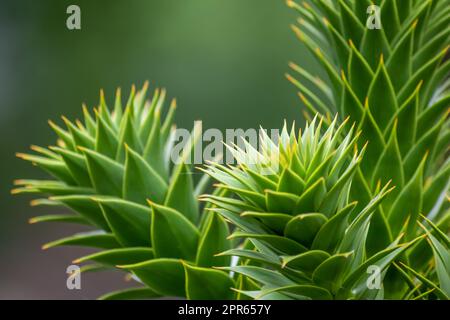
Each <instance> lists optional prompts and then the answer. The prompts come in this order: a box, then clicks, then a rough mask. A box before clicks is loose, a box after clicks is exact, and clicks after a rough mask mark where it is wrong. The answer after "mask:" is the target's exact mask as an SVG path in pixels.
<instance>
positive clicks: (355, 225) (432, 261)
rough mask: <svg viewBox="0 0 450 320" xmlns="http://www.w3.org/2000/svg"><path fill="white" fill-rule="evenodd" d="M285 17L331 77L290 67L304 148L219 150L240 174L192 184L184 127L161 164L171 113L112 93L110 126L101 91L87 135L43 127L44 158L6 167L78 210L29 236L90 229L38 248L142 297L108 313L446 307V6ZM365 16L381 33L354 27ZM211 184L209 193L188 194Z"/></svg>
mask: <svg viewBox="0 0 450 320" xmlns="http://www.w3.org/2000/svg"><path fill="white" fill-rule="evenodd" d="M287 3H288V5H289V6H290V7H292V8H294V9H296V10H297V11H298V12H299V14H300V15H301V18H300V19H299V21H298V25H296V26H293V30H294V31H295V33H296V34H297V36H298V38H299V39H300V40H301V41H302V42H303V43H304V44H305V46H306V47H307V48H308V49H309V50H310V51H311V52H312V53H313V55H314V57H315V58H316V60H317V62H318V63H319V65H320V66H321V67H322V68H323V74H324V75H323V76H324V77H326V79H322V78H320V77H317V76H315V75H312V74H311V73H310V72H308V70H306V69H305V68H302V67H301V66H298V65H296V64H294V63H291V64H290V66H291V68H292V70H293V71H294V72H295V75H296V77H300V79H301V80H300V81H298V80H296V79H295V78H294V77H293V76H291V75H288V76H287V77H288V79H289V80H290V81H291V82H292V83H293V84H294V85H295V86H296V87H297V88H298V90H299V96H300V98H301V100H302V102H303V104H304V105H305V107H306V108H307V110H308V111H307V112H305V116H306V118H307V119H309V124H307V125H306V127H305V130H304V131H303V133H300V134H298V135H297V134H296V132H295V128H294V127H293V128H292V130H291V131H290V132H289V131H288V128H287V127H286V126H285V127H284V128H283V131H282V134H281V137H280V140H279V142H278V143H275V142H273V141H271V139H270V138H269V137H268V136H267V134H264V133H263V135H262V139H261V141H260V143H261V147H262V148H261V150H260V151H258V150H256V149H255V148H254V147H252V146H251V145H250V144H248V143H245V147H244V148H243V149H241V148H240V147H239V146H230V147H229V149H230V150H231V151H232V153H233V154H234V156H235V158H236V159H237V161H238V165H237V166H228V167H227V166H222V165H219V164H212V165H210V166H208V167H207V169H205V170H204V171H206V172H207V174H206V175H204V176H203V177H202V178H200V179H198V181H197V180H196V179H193V176H192V175H191V173H192V171H193V168H191V166H190V165H188V162H189V161H187V160H188V159H189V158H190V157H191V150H192V149H193V148H194V146H195V144H196V141H197V139H198V138H199V137H198V135H197V134H196V128H194V131H193V135H192V138H191V140H190V141H189V142H188V143H187V147H186V148H184V149H183V151H182V152H181V154H180V155H179V158H178V160H179V161H177V163H176V164H173V165H172V164H171V161H170V160H171V158H170V157H171V155H173V153H174V152H175V149H176V148H175V147H174V142H175V140H176V137H175V131H174V130H173V126H172V119H173V116H174V111H175V102H174V101H173V102H172V104H171V106H170V109H169V111H168V112H167V115H166V118H165V120H164V121H162V120H161V112H162V108H163V105H164V100H165V91H164V90H156V91H155V93H154V95H153V97H152V98H151V99H150V101H147V98H146V92H147V85H145V86H144V87H143V88H142V90H140V91H138V92H136V91H135V89H134V87H133V89H132V92H131V94H130V97H129V99H128V101H127V103H126V106H125V108H122V101H121V96H120V91H118V93H117V94H116V99H115V104H114V108H113V111H112V112H111V111H110V110H109V109H108V107H107V105H106V102H105V98H104V95H103V93H101V97H100V104H99V106H98V108H97V109H94V113H95V115H94V116H92V115H91V114H90V113H89V112H88V110H87V108H86V107H84V108H83V116H84V121H83V122H81V121H78V120H77V121H75V122H74V123H73V122H70V121H69V120H67V119H66V118H64V117H63V120H64V122H65V125H66V127H67V128H66V129H63V128H61V127H59V126H57V125H56V124H54V123H53V122H50V125H51V127H52V128H53V130H54V131H55V132H56V133H57V135H58V137H59V139H58V141H57V146H54V147H49V148H42V147H37V146H33V147H32V150H33V151H35V154H18V156H19V157H20V158H23V159H25V160H27V161H30V162H32V163H33V164H36V165H37V166H39V167H40V168H42V169H43V170H45V171H47V172H48V173H49V174H50V175H52V176H53V178H54V179H53V180H17V181H16V184H17V188H16V189H14V190H13V192H14V193H31V194H39V195H44V196H45V197H44V198H40V199H36V200H33V202H32V204H33V205H48V206H58V207H60V206H65V207H68V208H70V209H72V211H73V213H72V214H55V215H45V216H40V217H36V218H33V219H31V222H33V223H35V222H66V223H77V224H81V225H87V226H89V227H90V228H91V229H92V228H93V229H94V230H95V231H94V232H91V231H90V232H87V233H80V234H76V235H73V236H70V237H67V238H63V239H59V240H56V241H53V242H50V243H48V244H46V245H44V248H50V247H55V246H61V245H81V246H87V247H94V248H99V249H101V251H99V252H97V253H94V254H90V255H88V256H85V257H81V258H79V259H76V260H75V262H76V263H82V262H85V261H92V262H93V264H88V265H85V266H84V267H83V270H84V271H90V270H98V269H111V268H115V267H118V268H119V269H120V270H124V271H126V272H128V273H131V274H132V275H133V278H134V279H135V280H136V281H137V282H141V283H143V284H145V286H140V287H138V288H134V289H129V290H126V291H120V292H114V293H112V294H108V295H105V296H104V297H103V298H108V299H113V298H153V297H159V296H175V297H186V298H190V299H215V298H217V299H233V298H243V297H251V298H264V299H268V298H273V299H380V298H395V299H400V298H401V299H427V298H433V299H434V298H438V299H449V298H450V278H449V274H450V240H449V236H448V233H449V231H450V207H449V201H448V191H449V187H450V180H449V179H448V177H449V176H450V160H449V157H448V146H449V138H450V130H449V129H450V128H449V124H450V121H449V119H448V113H449V111H448V110H449V109H448V105H449V102H450V94H449V93H450V81H449V80H448V73H449V70H450V62H449V60H448V59H446V54H447V51H448V38H449V35H450V28H448V26H447V24H448V19H449V17H450V12H449V10H448V8H449V6H448V4H449V0H440V1H432V0H425V1H423V0H379V1H371V0H314V1H312V0H307V1H304V2H303V3H302V5H299V4H297V3H295V2H294V1H290V0H289V1H288V2H287ZM373 4H378V5H379V9H380V17H379V18H380V19H381V23H382V28H381V29H370V28H366V27H365V24H366V20H367V18H368V16H367V8H368V7H371V6H372V5H373ZM371 8H372V10H375V11H374V12H376V10H377V8H375V7H371ZM333 114H338V115H337V116H336V117H332V116H331V115H333ZM313 115H314V116H315V117H314V118H312V116H313ZM317 115H319V116H317ZM320 115H322V116H320ZM319 118H320V121H319V120H318V119H319ZM349 119H350V121H352V122H354V123H355V125H353V126H349V125H348V124H347V123H348V121H349ZM358 137H359V138H358ZM366 142H368V144H366ZM363 155H364V161H363ZM273 164H275V166H272V165H273ZM208 175H210V176H212V177H213V178H214V179H216V180H218V181H219V182H220V183H221V184H219V185H217V188H216V189H215V191H214V192H213V194H212V195H202V196H200V195H201V194H202V193H203V192H204V191H205V190H206V188H207V186H208V184H209V182H208ZM194 180H196V181H194ZM389 185H394V186H395V188H390V189H389ZM198 196H200V199H201V200H204V201H206V205H204V206H203V207H202V206H201V205H200V203H199V202H198V199H197V197H198ZM226 220H227V221H228V222H230V223H231V224H232V225H233V227H234V228H235V229H234V232H233V233H232V234H231V235H230V236H229V229H228V225H227V223H226ZM227 237H228V238H229V239H227ZM220 252H221V253H220ZM218 253H220V254H218ZM232 256H234V257H239V259H238V260H237V264H236V265H233V266H231V257H232ZM212 267H219V268H218V269H217V268H212ZM370 267H375V269H376V270H378V271H380V277H379V278H377V279H379V280H380V281H381V282H380V285H381V287H379V286H377V285H375V286H374V287H372V286H371V285H369V283H368V281H369V280H370V279H372V278H370V277H369V275H368V274H367V272H368V270H369V269H370ZM229 271H232V272H234V274H233V273H229ZM375 278H376V277H375ZM230 287H234V288H236V292H233V291H231V290H230Z"/></svg>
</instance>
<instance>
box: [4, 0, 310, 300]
mask: <svg viewBox="0 0 450 320" xmlns="http://www.w3.org/2000/svg"><path fill="white" fill-rule="evenodd" d="M70 4H77V5H79V6H80V8H81V25H82V29H81V30H79V31H70V30H68V29H67V28H66V19H67V17H68V15H67V14H66V8H67V6H68V5H70ZM295 19H296V14H295V12H293V11H292V10H291V9H289V8H287V7H286V5H285V2H284V1H283V0H126V1H125V0H122V1H119V0H116V1H106V0H96V1H93V0H85V1H75V0H73V1H63V0H46V1H36V0H27V1H26V0H15V1H6V0H1V1H0V150H1V160H0V161H1V166H0V182H1V183H0V206H1V219H0V299H90V298H95V297H97V296H98V295H100V294H102V293H105V292H107V291H109V290H114V289H119V288H121V287H125V286H128V285H130V284H129V283H127V282H126V281H125V280H124V277H123V274H120V273H117V272H110V273H96V274H86V275H84V276H83V278H82V289H81V290H72V291H70V290H68V289H67V288H66V273H65V272H66V267H67V266H68V265H69V264H71V261H72V259H74V258H76V257H79V256H80V255H81V254H82V253H84V252H85V251H83V250H81V249H77V248H56V249H51V250H48V251H42V250H41V245H42V244H43V243H45V242H48V241H50V240H53V239H55V238H57V237H59V236H64V235H68V234H70V233H71V232H75V231H77V230H78V229H74V227H72V226H70V225H61V224H39V225H33V226H32V225H29V224H28V223H27V221H28V219H29V218H30V217H33V216H35V215H38V214H39V213H48V210H49V209H48V208H44V207H42V208H41V207H36V208H31V207H29V200H30V198H29V197H26V196H12V195H10V189H11V187H12V182H13V180H14V179H16V178H38V177H43V175H42V173H40V172H39V170H37V169H35V168H33V167H32V166H30V165H29V164H28V163H25V162H23V161H21V160H19V159H16V158H15V152H18V151H20V152H23V151H26V150H27V149H28V147H29V145H30V144H37V145H42V146H47V145H50V144H53V143H54V135H53V134H52V131H51V130H50V129H49V127H48V125H47V120H48V119H55V120H57V121H58V122H60V116H61V115H62V114H65V115H67V116H68V117H69V118H72V119H73V118H76V117H80V115H81V103H82V102H86V103H87V104H88V105H89V106H90V107H92V106H95V105H96V104H97V102H98V92H99V89H100V88H104V89H105V91H106V94H107V98H108V99H109V101H112V98H113V93H114V90H115V88H116V87H118V86H120V87H122V89H123V91H125V92H126V91H128V90H129V88H130V86H131V84H132V83H136V84H137V85H139V86H140V85H142V84H143V82H144V81H145V80H146V79H148V80H149V81H150V84H151V87H153V88H154V87H155V86H160V87H165V88H167V89H168V92H169V96H170V97H177V99H178V105H179V108H178V110H177V116H176V119H175V121H176V122H177V124H178V126H179V127H185V128H191V127H192V125H193V121H194V120H198V119H201V120H203V128H208V127H214V128H219V129H222V130H223V129H225V128H244V129H245V128H257V127H258V126H259V125H263V126H264V127H267V128H278V127H280V126H281V125H282V123H283V120H284V119H288V120H289V121H293V120H296V121H297V122H298V121H302V118H301V104H300V102H299V101H298V98H297V96H296V93H295V90H294V89H293V88H292V86H291V85H290V84H289V83H288V81H287V80H286V79H285V78H284V73H285V72H286V71H287V70H288V67H287V63H288V61H290V60H293V61H294V62H296V63H301V64H303V65H308V66H309V67H311V66H313V67H314V63H313V61H312V59H311V57H310V55H309V54H307V52H306V51H305V49H304V48H303V47H302V46H301V45H300V43H299V42H298V41H296V39H295V36H294V35H293V33H292V32H291V31H290V28H289V24H290V23H293V22H295ZM60 123H61V122H60Z"/></svg>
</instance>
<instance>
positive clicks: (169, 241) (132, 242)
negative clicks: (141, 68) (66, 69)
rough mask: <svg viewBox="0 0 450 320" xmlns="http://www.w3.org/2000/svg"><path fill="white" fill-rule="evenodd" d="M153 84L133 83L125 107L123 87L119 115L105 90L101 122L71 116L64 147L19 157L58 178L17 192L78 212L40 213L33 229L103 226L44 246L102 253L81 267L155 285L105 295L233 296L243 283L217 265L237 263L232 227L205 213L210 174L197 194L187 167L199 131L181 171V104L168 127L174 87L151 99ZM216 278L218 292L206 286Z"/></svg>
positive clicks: (23, 185) (26, 183)
mask: <svg viewBox="0 0 450 320" xmlns="http://www.w3.org/2000/svg"><path fill="white" fill-rule="evenodd" d="M147 87H148V86H147V83H146V85H145V86H144V87H143V89H142V90H140V91H138V92H136V91H135V89H134V87H133V89H132V91H131V94H130V97H129V98H128V102H127V104H126V106H125V108H124V109H123V108H122V101H121V95H120V91H118V92H117V94H116V99H115V105H114V111H113V112H112V113H111V112H110V111H109V110H108V107H107V105H106V102H105V98H104V95H103V92H101V96H100V104H99V107H98V108H97V109H94V112H95V116H94V117H92V116H91V115H90V114H89V112H88V110H87V108H86V107H84V108H83V115H84V122H81V121H78V120H77V121H76V122H75V123H72V122H70V121H69V120H68V119H66V118H65V117H63V120H64V122H65V125H66V127H67V129H63V128H61V127H59V126H57V125H56V124H54V123H53V122H51V121H50V122H49V123H50V126H51V127H52V129H53V130H54V131H55V132H56V134H57V135H58V137H59V139H58V141H57V146H52V147H49V148H41V147H37V146H33V147H32V150H33V151H35V152H36V153H37V154H18V155H17V156H18V157H19V158H22V159H25V160H27V161H30V162H32V163H33V164H35V165H37V166H38V167H40V168H41V169H43V170H45V171H47V172H48V173H49V174H50V175H51V176H53V177H54V180H18V181H16V185H18V186H19V187H18V188H17V189H15V190H13V192H14V193H32V194H40V195H45V196H48V198H47V197H45V198H41V199H36V200H33V201H32V204H33V205H49V206H65V207H68V208H70V209H72V211H73V214H56V215H45V216H40V217H36V218H33V219H31V220H30V222H32V223H36V222H49V221H51V222H66V223H77V224H81V225H88V226H90V227H93V228H94V229H95V231H94V232H92V231H89V232H86V233H79V234H75V235H73V236H70V237H67V238H63V239H59V240H56V241H53V242H50V243H48V244H46V245H44V246H43V248H44V249H47V248H51V247H56V246H62V245H77V246H85V247H94V248H99V249H102V251H100V252H97V253H94V254H91V255H87V256H85V257H82V258H79V259H76V260H75V263H82V262H85V261H93V262H94V264H89V265H87V266H84V268H83V269H82V270H86V271H88V270H94V269H95V270H97V269H109V268H113V267H115V266H117V265H119V268H121V269H123V270H127V271H130V272H132V273H133V274H134V276H135V277H134V278H135V279H137V280H138V281H139V282H143V283H145V284H146V285H147V287H139V288H137V289H131V290H127V291H125V292H116V293H113V294H108V295H106V296H105V298H125V297H134V298H138V297H156V296H161V295H163V296H178V297H188V298H193V299H197V298H221V299H226V298H232V297H233V294H232V291H230V290H229V287H231V286H232V283H233V281H232V280H231V279H230V278H229V277H228V276H227V275H226V274H225V273H224V272H222V271H218V270H212V269H210V267H211V266H213V265H214V266H226V265H229V258H227V257H215V256H214V254H216V253H217V252H220V251H222V250H226V249H228V248H230V244H229V242H228V241H226V237H227V235H228V227H227V225H226V224H225V222H224V221H223V220H222V218H221V217H220V216H218V215H214V214H208V215H206V214H203V215H202V211H203V209H201V208H200V206H199V202H198V200H197V195H198V194H200V193H201V192H203V190H204V189H205V188H206V187H207V185H208V177H207V176H206V175H204V176H203V177H202V178H201V179H200V180H199V181H198V183H197V184H196V186H195V188H194V181H193V175H192V174H191V170H192V169H191V168H190V166H189V165H188V164H186V163H187V162H188V161H186V160H187V159H188V157H190V152H191V149H192V148H193V146H194V144H195V143H196V140H197V139H198V134H196V133H195V128H194V134H193V135H192V137H191V140H190V141H188V142H187V144H186V146H185V147H184V149H183V151H182V152H181V155H180V158H179V159H178V161H177V163H178V164H175V165H173V166H172V165H171V161H170V158H169V157H170V156H172V155H173V152H174V151H173V148H174V142H175V141H174V139H175V136H174V133H175V130H174V129H175V128H174V127H173V125H172V118H173V116H174V111H175V107H176V102H175V100H173V101H172V103H171V105H170V109H169V111H168V113H167V116H166V118H165V120H164V122H162V121H161V112H162V110H163V106H164V100H165V95H166V93H165V90H159V89H156V90H155V93H154V95H153V97H152V98H151V100H150V101H147V96H146V95H147ZM91 229H92V228H91ZM210 278H212V279H213V280H212V282H214V283H213V284H212V285H211V284H210V285H209V288H213V289H214V292H213V293H211V292H209V291H208V290H203V291H202V290H199V289H198V288H199V287H202V286H204V283H205V282H208V281H209V279H210ZM185 282H186V285H185ZM206 294H207V295H208V296H205V295H206Z"/></svg>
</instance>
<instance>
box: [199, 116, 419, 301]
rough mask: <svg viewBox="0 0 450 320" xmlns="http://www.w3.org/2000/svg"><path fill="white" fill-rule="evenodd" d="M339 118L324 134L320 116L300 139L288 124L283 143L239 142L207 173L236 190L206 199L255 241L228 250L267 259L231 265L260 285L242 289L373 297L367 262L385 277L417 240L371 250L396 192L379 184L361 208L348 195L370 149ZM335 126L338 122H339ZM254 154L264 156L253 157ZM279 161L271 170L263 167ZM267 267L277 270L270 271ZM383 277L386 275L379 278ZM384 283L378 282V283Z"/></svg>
mask: <svg viewBox="0 0 450 320" xmlns="http://www.w3.org/2000/svg"><path fill="white" fill-rule="evenodd" d="M336 122H337V119H335V120H334V121H333V122H332V123H331V124H330V126H329V127H328V129H327V130H326V131H325V133H324V134H323V136H322V134H321V128H322V121H320V123H319V124H318V125H317V124H316V118H315V119H314V120H313V121H312V122H311V123H310V124H309V125H308V124H307V125H306V128H305V130H304V132H303V133H301V134H299V135H298V137H297V136H296V134H295V132H294V128H292V131H291V133H290V134H289V133H288V130H287V128H286V126H285V127H284V129H283V132H282V134H281V137H280V138H279V142H278V144H275V143H274V142H272V141H271V140H270V138H269V137H268V136H267V135H265V136H263V138H262V141H261V145H262V146H269V147H263V148H262V150H261V151H260V153H259V155H258V151H257V150H256V149H254V148H253V147H252V146H250V145H249V144H247V146H246V148H245V150H242V149H239V148H234V149H233V153H234V154H235V158H236V159H238V161H239V165H238V166H237V167H235V168H226V167H223V166H220V165H211V166H209V168H208V171H207V172H208V173H209V174H210V175H211V176H212V177H213V178H215V179H217V180H218V181H220V182H221V183H223V184H222V185H220V187H221V188H223V189H228V190H229V191H231V192H233V193H234V194H236V195H237V196H238V198H237V199H232V198H230V197H220V196H214V195H211V196H205V198H204V199H205V200H207V201H208V202H210V203H213V204H215V205H216V206H217V208H213V209H211V210H213V211H215V212H217V213H219V214H221V215H222V216H223V217H224V218H226V219H227V220H229V221H230V222H232V223H233V224H234V225H236V227H237V230H236V231H235V232H234V233H233V234H232V235H231V236H230V237H231V238H244V239H250V242H251V243H252V244H253V246H254V248H252V247H251V246H250V247H249V246H248V244H247V248H242V249H241V248H239V249H231V250H229V251H227V252H225V253H223V255H232V256H239V257H241V258H242V259H243V261H245V260H246V259H249V260H250V261H252V262H256V263H257V264H258V263H262V266H258V265H256V266H255V265H245V263H244V265H238V266H236V267H231V268H227V270H228V269H229V270H232V271H235V272H237V273H241V274H243V275H245V276H248V277H250V278H252V279H254V280H256V281H257V282H258V284H259V285H260V288H259V290H251V291H241V293H242V294H244V295H248V296H250V297H253V298H277V299H278V298H279V299H288V298H296V299H333V298H335V299H344V298H345V299H350V298H351V299H374V298H383V297H384V295H385V291H386V290H389V289H388V286H386V281H388V280H387V279H385V281H384V282H383V283H384V286H383V288H382V289H381V290H370V289H369V288H368V287H367V286H366V281H367V268H368V267H369V266H371V265H376V266H378V267H379V268H380V272H381V278H382V279H383V278H384V276H385V274H386V272H387V270H388V268H389V267H391V263H392V262H393V261H395V260H396V259H397V258H398V257H399V256H400V255H401V254H402V253H403V252H405V250H406V249H408V248H409V247H411V246H412V245H413V244H414V243H416V242H417V241H418V239H415V240H413V241H412V242H409V243H406V244H400V240H401V237H399V238H397V239H395V240H394V241H393V242H392V243H391V244H389V245H388V246H387V247H386V248H383V249H382V250H380V251H379V252H377V253H376V254H374V255H373V256H368V255H367V253H366V246H365V244H366V241H367V235H368V230H369V226H370V223H371V219H372V216H373V214H374V212H375V210H376V209H377V207H378V205H379V204H380V203H381V201H382V200H383V198H384V197H385V196H386V195H387V194H388V193H389V192H391V191H392V189H388V185H386V186H384V187H382V188H381V187H380V185H379V186H378V190H377V193H376V195H375V196H374V198H373V199H371V201H370V202H369V203H367V204H365V205H364V206H363V209H361V210H360V209H358V206H357V203H356V202H352V201H351V197H350V188H351V186H352V182H353V176H354V174H355V172H356V170H357V168H358V167H359V165H360V163H362V162H361V161H362V157H363V154H364V151H365V147H364V148H363V150H361V151H357V150H356V145H357V136H358V135H359V134H358V135H356V136H353V131H354V127H351V128H350V129H349V130H348V132H349V133H348V134H346V136H345V137H344V138H343V139H342V140H341V139H340V134H341V133H342V132H343V131H344V130H345V128H346V123H345V122H344V123H343V124H341V125H340V126H338V127H337V126H336ZM336 127H337V128H336ZM256 155H258V157H257V159H259V160H260V161H248V160H253V159H254V158H255V157H256ZM270 159H279V167H278V168H276V169H275V167H274V170H273V171H272V172H270V173H269V172H266V171H264V170H265V169H266V168H265V167H264V166H263V165H261V164H265V163H269V160H270ZM267 266H270V267H271V268H272V270H267ZM382 279H381V280H382ZM378 289H379V288H378Z"/></svg>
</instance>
